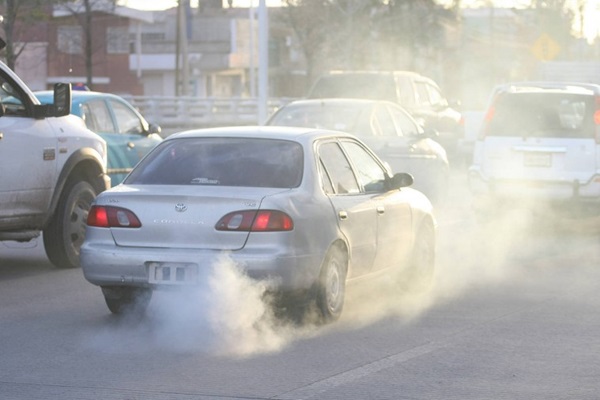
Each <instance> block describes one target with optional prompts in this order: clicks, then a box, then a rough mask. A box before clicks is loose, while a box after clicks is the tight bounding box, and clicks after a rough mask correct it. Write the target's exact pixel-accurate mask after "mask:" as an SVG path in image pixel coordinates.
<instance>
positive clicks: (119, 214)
mask: <svg viewBox="0 0 600 400" xmlns="http://www.w3.org/2000/svg"><path fill="white" fill-rule="evenodd" d="M87 224H88V226H95V227H98V228H139V227H141V226H142V223H141V222H140V220H139V219H138V217H136V215H135V214H134V213H133V212H131V211H129V210H127V209H126V208H121V207H107V206H92V207H91V208H90V212H89V213H88V218H87Z"/></svg>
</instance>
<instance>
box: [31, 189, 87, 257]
mask: <svg viewBox="0 0 600 400" xmlns="http://www.w3.org/2000/svg"><path fill="white" fill-rule="evenodd" d="M95 197H96V191H95V190H94V188H93V187H92V185H90V184H89V183H88V182H85V181H80V182H73V183H71V184H67V186H66V187H65V191H64V192H63V193H62V194H61V196H60V200H59V201H58V207H57V209H56V212H55V213H54V216H53V217H52V219H51V220H50V223H49V224H48V226H47V227H46V229H44V235H43V237H44V248H45V249H46V255H47V256H48V258H49V259H50V261H51V262H52V264H54V265H55V266H56V267H58V268H76V267H79V249H80V248H81V245H82V243H83V239H84V237H85V228H86V222H87V215H88V212H89V210H90V207H91V205H92V201H93V200H94V198H95Z"/></svg>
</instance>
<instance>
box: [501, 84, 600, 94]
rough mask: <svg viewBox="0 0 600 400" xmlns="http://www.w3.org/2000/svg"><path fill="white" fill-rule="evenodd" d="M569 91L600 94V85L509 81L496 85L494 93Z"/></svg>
mask: <svg viewBox="0 0 600 400" xmlns="http://www.w3.org/2000/svg"><path fill="white" fill-rule="evenodd" d="M548 91H553V92H563V93H564V92H570V93H579V94H587V95H600V85H596V84H593V83H584V82H553V81H547V82H545V81H539V82H537V81H532V82H509V83H505V84H502V85H498V86H496V88H495V89H494V93H500V92H510V93H536V92H548Z"/></svg>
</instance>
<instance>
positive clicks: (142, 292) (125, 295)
mask: <svg viewBox="0 0 600 400" xmlns="http://www.w3.org/2000/svg"><path fill="white" fill-rule="evenodd" d="M101 289H102V294H103V295H104V300H105V301H106V305H107V306H108V309H109V310H110V312H111V313H113V314H123V313H130V312H132V313H140V314H141V313H143V312H144V311H146V308H148V304H149V303H150V300H151V299H152V289H148V288H134V287H126V286H102V288H101Z"/></svg>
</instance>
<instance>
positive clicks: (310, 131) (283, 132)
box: [165, 126, 356, 143]
mask: <svg viewBox="0 0 600 400" xmlns="http://www.w3.org/2000/svg"><path fill="white" fill-rule="evenodd" d="M198 137H252V138H259V139H281V140H292V141H297V142H302V143H309V142H312V141H314V140H316V139H318V138H328V137H348V138H356V137H355V136H354V135H352V134H349V133H344V132H338V131H330V130H326V129H315V128H302V127H288V126H230V127H219V128H201V129H192V130H187V131H183V132H178V133H174V134H172V135H169V136H168V137H167V138H166V139H165V141H169V140H175V139H181V138H198Z"/></svg>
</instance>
